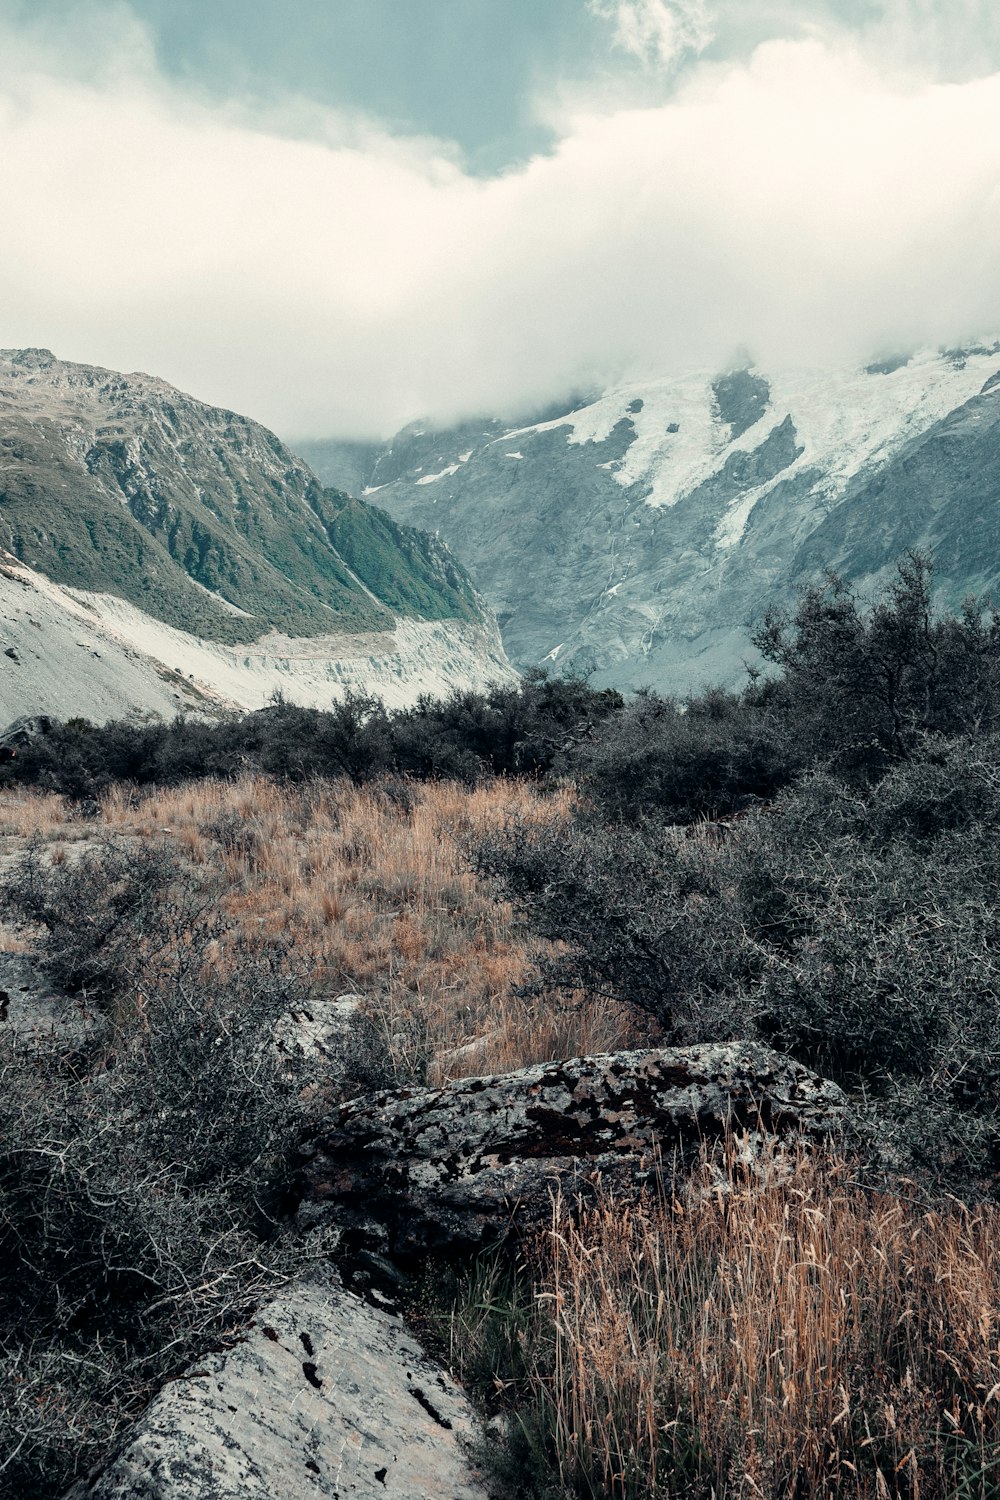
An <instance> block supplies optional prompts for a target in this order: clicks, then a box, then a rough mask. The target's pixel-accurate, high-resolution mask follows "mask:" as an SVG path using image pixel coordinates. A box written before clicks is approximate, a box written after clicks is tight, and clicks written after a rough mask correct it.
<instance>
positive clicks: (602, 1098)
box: [303, 1042, 846, 1256]
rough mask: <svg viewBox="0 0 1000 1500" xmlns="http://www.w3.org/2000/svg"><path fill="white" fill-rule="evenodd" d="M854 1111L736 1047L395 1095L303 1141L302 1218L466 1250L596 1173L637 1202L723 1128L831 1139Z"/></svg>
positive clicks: (417, 1244)
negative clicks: (367, 1223) (322, 1211)
mask: <svg viewBox="0 0 1000 1500" xmlns="http://www.w3.org/2000/svg"><path fill="white" fill-rule="evenodd" d="M845 1109H846V1099H845V1096H844V1094H843V1093H842V1091H841V1090H840V1089H839V1088H838V1087H837V1086H836V1085H835V1084H833V1083H829V1082H827V1081H826V1080H824V1079H822V1078H819V1077H818V1076H817V1075H816V1074H815V1073H812V1072H810V1071H809V1069H808V1068H805V1067H803V1066H802V1065H801V1064H799V1063H796V1062H793V1061H792V1060H791V1059H790V1058H787V1057H783V1056H782V1055H781V1054H779V1053H776V1052H773V1051H771V1050H770V1049H769V1048H767V1047H762V1046H759V1045H757V1044H755V1043H743V1042H740V1043H725V1044H714V1045H705V1046H696V1047H678V1048H669V1049H661V1050H657V1051H647V1052H616V1053H609V1054H606V1055H604V1056H599V1057H583V1058H572V1059H569V1060H568V1061H564V1062H553V1063H547V1064H544V1065H539V1066H536V1067H532V1068H524V1069H522V1070H521V1071H519V1072H516V1073H508V1074H501V1075H495V1076H492V1077H485V1078H466V1079H461V1080H459V1081H457V1082H454V1083H450V1084H447V1085H445V1086H444V1087H443V1088H437V1089H414V1088H410V1089H398V1090H395V1091H392V1092H388V1093H382V1094H379V1095H376V1096H374V1097H373V1098H369V1099H357V1100H354V1101H352V1102H351V1103H348V1104H346V1105H344V1106H342V1107H341V1109H340V1110H339V1111H338V1113H337V1114H336V1115H335V1116H334V1117H333V1119H332V1120H331V1121H330V1122H329V1124H328V1125H327V1126H325V1127H324V1129H323V1130H322V1131H320V1132H317V1134H316V1135H315V1136H314V1137H313V1138H312V1139H311V1140H310V1141H309V1142H308V1144H307V1145H306V1147H305V1152H304V1166H303V1172H304V1178H305V1200H304V1208H303V1214H304V1218H305V1219H306V1220H308V1219H309V1218H310V1217H311V1216H316V1215H317V1209H318V1208H319V1207H320V1206H321V1205H323V1204H330V1205H332V1206H335V1212H336V1215H337V1216H339V1217H340V1218H341V1222H344V1223H346V1222H348V1221H349V1219H350V1216H351V1214H352V1213H354V1214H356V1215H357V1216H358V1217H359V1219H360V1218H363V1217H364V1216H368V1217H369V1218H373V1219H374V1220H376V1221H378V1222H379V1223H380V1224H381V1225H383V1226H384V1227H385V1231H386V1236H387V1238H386V1241H385V1244H386V1248H387V1249H388V1250H389V1251H390V1252H391V1253H392V1254H394V1255H400V1256H408V1255H417V1254H420V1253H422V1252H424V1251H428V1250H431V1249H438V1250H441V1249H447V1248H448V1247H452V1248H461V1247H463V1246H472V1245H477V1244H482V1243H483V1242H486V1241H489V1240H491V1239H496V1238H498V1237H499V1236H500V1235H502V1234H503V1233H504V1232H505V1230H506V1229H507V1228H509V1227H510V1226H511V1224H512V1223H516V1224H521V1225H525V1224H531V1223H537V1222H541V1221H542V1220H543V1219H544V1218H546V1217H547V1215H548V1213H549V1211H550V1202H551V1194H552V1192H553V1191H556V1190H559V1191H561V1192H562V1193H563V1194H564V1195H570V1196H575V1195H576V1194H577V1193H581V1192H585V1191H586V1190H587V1189H588V1187H589V1186H590V1185H591V1184H593V1183H594V1182H595V1181H596V1180H597V1179H598V1178H599V1179H600V1180H601V1182H602V1183H603V1184H604V1185H605V1186H608V1187H612V1188H614V1189H615V1190H617V1191H628V1192H632V1193H634V1192H636V1191H638V1190H639V1189H641V1188H642V1187H644V1186H646V1185H647V1184H649V1183H650V1182H651V1181H652V1180H654V1179H655V1177H656V1175H657V1173H658V1172H659V1171H660V1170H661V1167H664V1166H665V1167H667V1168H669V1167H670V1164H671V1163H672V1162H673V1161H675V1160H676V1161H683V1160H684V1159H685V1158H689V1157H690V1155H691V1154H692V1153H693V1152H694V1151H696V1150H697V1149H698V1147H699V1145H700V1143H701V1142H702V1141H711V1140H717V1139H719V1138H721V1137H722V1136H723V1135H725V1133H726V1132H727V1131H730V1130H732V1131H735V1132H737V1133H739V1132H741V1131H745V1130H746V1131H752V1132H763V1133H766V1134H770V1135H774V1136H780V1137H788V1136H802V1135H805V1136H822V1135H825V1134H828V1133H830V1132H832V1131H835V1130H836V1129H837V1128H838V1127H839V1126H840V1125H841V1124H842V1123H843V1120H844V1112H845Z"/></svg>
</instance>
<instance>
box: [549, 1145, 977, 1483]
mask: <svg viewBox="0 0 1000 1500" xmlns="http://www.w3.org/2000/svg"><path fill="white" fill-rule="evenodd" d="M711 1183H712V1178H711V1176H710V1175H709V1174H708V1173H707V1172H706V1175H705V1178H704V1183H703V1191H702V1193H701V1194H700V1196H699V1195H695V1196H694V1197H693V1198H691V1199H690V1200H689V1202H688V1205H687V1207H682V1206H681V1205H680V1204H646V1205H644V1206H641V1207H639V1208H635V1207H628V1206H626V1205H622V1204H617V1203H614V1202H606V1203H604V1204H603V1205H602V1206H600V1207H598V1208H596V1209H594V1210H592V1211H591V1212H589V1213H586V1214H585V1215H584V1216H583V1218H582V1220H580V1221H579V1222H574V1221H573V1219H572V1218H571V1216H570V1214H569V1213H568V1212H566V1210H565V1208H564V1206H562V1205H557V1207H556V1209H555V1212H554V1220H553V1226H552V1232H551V1234H550V1235H549V1237H548V1240H547V1244H546V1246H545V1249H544V1252H543V1255H542V1272H541V1283H540V1288H539V1290H538V1292H537V1301H536V1312H535V1318H536V1323H537V1327H536V1334H535V1336H536V1339H537V1340H538V1347H539V1348H541V1349H543V1350H544V1355H543V1356H542V1357H541V1358H539V1359H537V1360H536V1364H535V1368H534V1373H533V1383H534V1389H535V1394H536V1397H537V1399H538V1400H539V1402H540V1403H541V1407H542V1409H543V1411H544V1412H546V1413H547V1414H548V1415H547V1418H546V1420H547V1421H548V1423H549V1424H550V1427H551V1429H552V1433H553V1437H554V1446H555V1451H556V1452H558V1454H559V1455H560V1469H561V1478H562V1480H563V1482H564V1484H566V1485H567V1486H568V1487H569V1492H571V1493H573V1494H577V1493H587V1494H590V1493H595V1494H597V1495H604V1494H607V1495H611V1496H623V1497H624V1496H630V1497H636V1500H638V1497H643V1500H647V1497H653V1496H657V1495H674V1494H677V1495H681V1494H683V1495H697V1494H704V1495H706V1496H707V1495H709V1494H711V1495H715V1496H718V1497H720V1500H721V1497H722V1496H747V1497H749V1496H754V1495H757V1496H760V1495H764V1496H769V1497H775V1500H777V1497H786V1496H803V1497H805V1496H810V1497H811V1496H839V1497H845V1496H850V1497H860V1496H864V1497H869V1496H871V1497H885V1496H907V1497H912V1500H917V1497H920V1496H923V1497H927V1500H930V1497H940V1500H944V1497H945V1496H948V1497H951V1496H957V1495H975V1496H987V1495H993V1496H995V1495H996V1494H997V1493H998V1484H1000V1407H998V1397H1000V1347H998V1339H1000V1211H998V1210H997V1209H996V1208H995V1207H992V1206H989V1207H982V1208H979V1209H976V1210H972V1209H969V1208H966V1207H963V1206H962V1205H960V1204H958V1203H954V1204H951V1205H950V1206H948V1207H947V1208H946V1209H945V1210H943V1211H941V1212H937V1213H935V1212H927V1211H924V1210H922V1209H921V1208H920V1207H918V1206H916V1205H914V1204H910V1203H907V1202H905V1201H903V1200H902V1199H901V1198H900V1197H898V1196H894V1195H892V1194H890V1193H874V1192H871V1191H866V1190H865V1189H863V1188H862V1187H861V1186H859V1185H857V1184H856V1183H853V1182H852V1180H851V1177H850V1173H849V1171H848V1169H847V1167H846V1166H845V1165H844V1163H843V1162H834V1163H832V1164H829V1163H826V1164H824V1163H820V1162H817V1161H816V1160H810V1159H805V1158H803V1159H802V1160H800V1161H799V1163H798V1165H797V1170H796V1171H795V1172H794V1173H793V1174H792V1175H791V1177H790V1178H789V1177H788V1175H787V1174H780V1173H778V1172H775V1171H774V1170H771V1171H770V1173H769V1174H768V1175H767V1176H766V1179H765V1181H764V1182H763V1183H762V1182H761V1180H760V1177H759V1176H756V1175H755V1176H753V1177H747V1176H746V1175H745V1174H744V1173H743V1172H742V1171H741V1169H740V1168H739V1167H738V1166H736V1165H735V1164H733V1163H731V1164H730V1168H729V1180H728V1182H727V1183H726V1184H725V1190H724V1191H720V1190H719V1189H718V1187H717V1186H716V1187H712V1186H711ZM573 1486H580V1488H579V1489H578V1488H574V1487H573ZM591 1487H593V1488H591Z"/></svg>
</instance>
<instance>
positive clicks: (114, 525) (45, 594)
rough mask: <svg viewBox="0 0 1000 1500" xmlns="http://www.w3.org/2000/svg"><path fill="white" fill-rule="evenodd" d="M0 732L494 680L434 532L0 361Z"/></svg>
mask: <svg viewBox="0 0 1000 1500" xmlns="http://www.w3.org/2000/svg"><path fill="white" fill-rule="evenodd" d="M0 652H2V653H3V654H2V655H0V720H6V719H9V718H13V717H16V716H17V715H19V714H22V713H30V712H43V711H44V712H48V713H54V714H59V715H62V716H64V717H65V716H67V715H69V714H88V715H90V716H92V717H98V718H101V717H108V716H109V715H114V714H119V713H123V712H127V711H128V710H129V709H136V708H138V709H142V710H147V711H153V712H157V713H170V712H174V711H176V709H177V708H179V707H192V708H201V709H206V708H212V707H218V706H220V705H232V706H243V707H258V706H260V704H261V703H263V702H264V701H266V699H267V698H268V696H269V695H270V694H271V693H272V692H273V691H274V690H275V689H276V688H281V690H282V691H284V692H285V693H286V695H287V696H288V697H289V698H291V699H293V700H296V701H301V702H308V703H320V704H322V703H326V702H329V701H330V699H331V697H334V696H338V695H339V694H341V693H342V692H343V691H344V690H345V689H346V688H348V687H353V688H356V689H359V690H364V691H377V692H381V693H382V694H383V695H384V696H387V697H388V698H389V700H390V701H392V702H395V703H398V702H405V701H408V700H409V699H412V698H413V697H415V696H416V695H417V694H418V693H419V692H421V691H431V692H435V691H442V690H446V689H447V687H449V686H452V685H463V686H465V685H469V684H471V683H481V682H483V681H486V680H489V679H494V678H497V677H504V676H506V675H509V673H510V667H509V664H508V663H507V662H506V660H505V658H504V656H503V651H502V648H501V647H500V644H499V638H498V636H497V634H496V630H495V626H494V624H493V622H492V620H491V619H490V618H489V616H488V613H487V612H486V611H485V610H484V608H483V605H482V603H481V601H480V600H479V598H478V597H477V595H476V593H475V591H474V589H473V588H472V586H471V584H470V582H469V579H468V576H467V575H466V573H465V571H464V570H463V568H462V567H461V566H460V565H459V564H458V563H457V562H456V560H455V559H454V558H453V557H452V556H451V554H450V553H449V551H448V549H447V548H446V547H445V546H443V545H442V544H441V543H440V542H438V541H436V540H435V539H434V538H432V537H430V536H427V535H424V534H422V533H420V532H419V531H415V530H413V529H412V528H410V527H408V526H405V525H404V526H401V525H399V524H397V523H396V522H395V521H393V520H392V519H391V518H390V517H389V516H388V515H387V514H386V513H385V512H384V511H382V510H379V509H376V508H375V507H374V506H372V505H368V504H366V503H364V502H363V501H359V500H355V499H352V498H350V497H349V496H347V495H344V494H342V493H340V492H338V491H335V490H331V489H324V487H323V486H322V485H321V484H320V482H319V481H318V480H317V478H316V476H315V475H314V474H313V473H312V472H311V471H310V470H309V469H308V468H307V467H306V465H305V464H303V463H302V462H301V461H300V460H298V459H296V458H295V457H294V456H293V455H292V454H291V453H290V452H289V451H288V449H287V448H285V447H284V446H283V445H282V444H281V443H280V442H279V441H278V439H277V438H276V437H275V436H274V435H273V433H270V432H268V431H267V430H266V429H265V428H263V427H261V426H260V425H259V424H258V423H256V422H253V421H250V420H249V419H248V418H245V417H241V416H237V415H236V414H234V413H232V412H227V411H221V410H218V409H216V408H213V407H208V406H205V405H203V404H202V403H201V402H198V401H195V400H193V399H192V398H191V397H189V396H185V395H183V394H182V393H181V392H179V391H176V390H174V389H173V388H172V387H171V386H169V385H167V384H166V383H165V382H164V381H161V380H157V379H155V378H153V377H151V376H148V375H120V374H116V373H114V372H112V371H108V370H100V369H96V368H93V367H91V366H88V365H76V364H68V363H65V362H63V361H61V360H58V359H56V358H55V357H54V356H53V355H52V354H50V353H49V352H48V351H47V350H36V349H26V350H7V351H0Z"/></svg>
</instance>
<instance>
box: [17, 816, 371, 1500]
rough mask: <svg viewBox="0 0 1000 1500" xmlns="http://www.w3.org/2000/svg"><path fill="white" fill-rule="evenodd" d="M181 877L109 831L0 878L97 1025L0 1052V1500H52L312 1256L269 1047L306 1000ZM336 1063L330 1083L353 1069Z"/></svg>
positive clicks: (281, 1084) (293, 1090)
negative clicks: (88, 1034)
mask: <svg viewBox="0 0 1000 1500" xmlns="http://www.w3.org/2000/svg"><path fill="white" fill-rule="evenodd" d="M132 876H135V878H136V886H135V887H134V888H129V887H128V886H127V881H128V880H129V879H130V878H131V877H132ZM186 885H190V877H189V876H188V875H187V874H186V872H185V871H184V870H183V868H182V867H181V866H179V865H178V864H177V863H174V862H172V861H171V859H170V858H169V857H168V856H167V855H166V853H165V852H164V851H163V850H161V849H159V848H153V849H148V848H144V847H143V846H141V845H131V844H122V843H119V842H116V841H109V842H107V843H105V844H103V845H102V846H101V847H100V848H99V849H96V850H92V851H90V852H89V853H87V854H85V855H84V856H83V858H82V859H81V860H80V861H79V863H77V864H66V865H57V866H51V865H46V864H45V862H44V860H43V858H42V855H41V851H40V850H39V849H38V848H37V847H35V848H33V849H32V850H31V851H29V855H28V857H27V859H26V861H25V863H24V864H23V866H22V867H21V869H20V871H17V872H15V876H14V879H13V881H12V884H11V896H12V900H13V902H14V904H15V906H16V910H17V912H18V914H19V915H21V916H22V917H30V918H31V919H33V920H37V921H40V922H41V923H42V924H43V925H44V926H45V928H46V935H45V945H46V963H47V965H48V967H49V970H50V973H52V974H56V973H58V974H59V975H60V976H64V977H66V978H68V979H71V980H73V981H74V983H76V984H77V985H78V986H79V987H81V988H86V989H87V991H88V994H91V995H94V996H95V997H99V998H100V999H101V1000H102V1002H103V1003H104V1004H106V1005H111V1006H112V1008H113V1014H114V1021H115V1024H114V1026H113V1027H112V1028H110V1029H109V1030H108V1031H107V1033H106V1034H105V1035H104V1038H103V1040H98V1041H96V1042H94V1043H93V1044H92V1047H91V1049H90V1053H89V1055H81V1054H79V1053H78V1054H77V1055H76V1056H75V1057H69V1056H60V1055H58V1054H57V1053H54V1052H53V1050H52V1045H51V1044H49V1043H45V1042H44V1041H43V1042H41V1043H38V1044H35V1043H31V1042H29V1041H23V1040H22V1041H18V1040H17V1039H16V1037H12V1036H10V1035H8V1036H7V1037H6V1038H5V1039H4V1040H3V1041H2V1043H0V1049H2V1050H0V1329H2V1330H4V1332H3V1334H2V1335H0V1374H2V1376H3V1377H4V1379H3V1381H2V1383H0V1475H2V1483H3V1488H4V1492H5V1493H11V1494H24V1495H29V1494H30V1495H32V1496H33V1497H38V1500H42V1497H45V1496H49V1495H53V1496H55V1495H59V1494H61V1493H63V1491H64V1490H65V1488H66V1486H67V1485H68V1483H69V1482H70V1480H71V1479H72V1477H73V1476H74V1475H75V1474H78V1473H80V1472H82V1471H84V1470H86V1468H87V1467H88V1466H89V1465H90V1464H91V1463H93V1461H94V1459H95V1458H96V1457H97V1456H98V1454H99V1453H100V1451H102V1450H103V1449H104V1448H105V1447H106V1445H107V1444H108V1442H110V1441H111V1440H112V1439H113V1437H114V1435H115V1433H116V1432H117V1430H118V1429H119V1427H120V1425H121V1424H122V1423H123V1422H125V1421H127V1420H129V1419H130V1418H131V1417H133V1416H134V1415H135V1414H136V1412H137V1411H138V1410H139V1409H141V1407H142V1406H143V1405H144V1404H145V1402H146V1401H148V1399H149V1397H150V1395H151V1394H152V1392H153V1391H154V1390H155V1388H156V1387H157V1385H158V1384H160V1383H161V1382H162V1381H163V1379H164V1378H166V1377H167V1376H168V1375H170V1374H172V1373H175V1372H177V1371H179V1370H180V1369H181V1368H183V1367H184V1365H185V1364H187V1363H188V1362H189V1361H190V1360H191V1359H192V1358H193V1357H195V1356H196V1354H197V1353H198V1351H199V1350H201V1349H203V1348H205V1347H206V1346H207V1345H209V1344H210V1343H212V1342H213V1341H215V1340H217V1339H219V1338H220V1337H222V1338H224V1337H225V1336H226V1334H227V1331H229V1330H231V1329H233V1328H235V1327H238V1326H239V1325H240V1323H241V1322H242V1321H244V1320H245V1317H246V1315H247V1313H248V1311H249V1310H250V1309H251V1307H252V1306H253V1304H254V1303H255V1302H256V1301H259V1300H260V1298H261V1297H262V1296H263V1295H264V1294H265V1293H266V1292H267V1291H268V1290H270V1289H271V1288H273V1287H274V1286H275V1285H277V1284H278V1283H280V1281H281V1280H282V1279H283V1278H284V1277H285V1276H286V1275H287V1274H289V1273H290V1271H291V1270H292V1269H293V1267H296V1266H300V1265H301V1262H302V1258H303V1254H308V1253H310V1252H309V1251H307V1250H304V1249H303V1247H302V1246H296V1248H295V1250H294V1253H293V1251H292V1249H291V1247H290V1245H289V1244H288V1242H287V1239H286V1236H285V1235H284V1234H283V1232H282V1224H281V1214H282V1212H283V1208H284V1205H285V1203H286V1201H287V1193H288V1189H289V1183H288V1179H287V1170H288V1168H287V1162H288V1161H289V1160H290V1147H291V1144H292V1142H293V1140H294V1139H295V1138H296V1137H297V1134H298V1132H299V1129H300V1127H301V1115H302V1104H301V1101H300V1098H299V1092H298V1089H299V1084H300V1082H301V1080H300V1079H298V1078H296V1077H295V1076H294V1075H292V1076H290V1073H289V1069H288V1066H287V1062H286V1060H285V1059H283V1058H281V1056H280V1054H279V1053H278V1051H277V1048H276V1047H275V1045H274V1028H275V1022H276V1021H277V1020H278V1018H279V1017H283V1016H285V1015H286V1014H287V1013H289V1012H290V1011H300V1010H301V1009H302V1008H303V1006H304V1005H305V1003H306V1001H307V995H306V992H305V991H304V988H303V985H302V982H301V980H300V978H299V976H298V975H297V974H296V973H295V971H294V969H293V968H292V967H291V965H290V962H289V958H290V955H289V954H288V952H287V950H286V948H284V947H283V946H282V945H280V944H270V945H265V944H262V943H261V942H260V941H259V940H258V941H257V942H255V943H253V944H251V943H249V942H247V941H246V940H245V939H243V938H242V937H241V936H240V935H239V933H238V932H236V931H235V930H233V929H231V928H230V927H229V926H228V925H227V923H226V921H225V920H224V919H223V918H222V917H221V916H220V915H219V913H218V912H214V911H212V910H210V909H209V906H208V901H207V894H209V893H206V892H205V891H199V890H197V889H195V890H189V889H186V888H185V887H186ZM81 901H87V902H88V903H89V909H88V908H84V909H82V910H77V909H76V908H75V907H74V905H73V903H75V902H81ZM91 916H92V917H93V920H90V919H89V918H90V917H91ZM67 1003H68V1002H67ZM349 1054H350V1046H349V1045H348V1044H347V1043H345V1057H344V1058H343V1060H342V1067H341V1068H340V1075H339V1081H340V1082H341V1083H342V1084H343V1086H345V1087H349V1080H350V1078H351V1077H353V1076H356V1075H357V1074H358V1073H359V1072H362V1071H363V1070H364V1069H365V1068H366V1067H368V1069H369V1072H370V1071H371V1069H370V1066H369V1065H370V1062H371V1059H370V1058H368V1057H367V1055H366V1056H365V1057H359V1056H351V1055H349ZM325 1071H326V1074H327V1075H328V1079H327V1081H328V1085H329V1086H331V1088H332V1090H333V1092H334V1093H335V1090H336V1085H337V1083H338V1068H337V1064H336V1062H335V1061H334V1062H331V1063H328V1064H327V1065H326V1068H325ZM323 1250H324V1245H323V1243H322V1236H318V1237H317V1239H316V1241H315V1244H314V1246H313V1252H312V1253H317V1254H321V1253H323Z"/></svg>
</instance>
